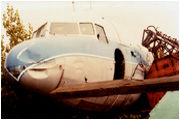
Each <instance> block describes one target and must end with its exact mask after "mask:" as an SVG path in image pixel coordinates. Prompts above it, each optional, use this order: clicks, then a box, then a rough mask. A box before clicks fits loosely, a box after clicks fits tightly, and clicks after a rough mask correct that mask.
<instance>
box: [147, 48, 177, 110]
mask: <svg viewBox="0 0 180 120" xmlns="http://www.w3.org/2000/svg"><path fill="white" fill-rule="evenodd" d="M178 55H179V51H177V52H176V53H174V54H172V55H169V56H165V57H163V58H160V59H158V60H154V61H153V63H152V66H151V68H150V70H149V72H148V74H147V77H146V79H150V78H159V77H164V76H174V75H179V58H177V56H178ZM165 94H166V92H155V93H147V96H148V100H149V103H150V106H151V108H154V107H155V106H156V104H157V103H158V102H159V101H160V100H161V98H162V97H163V96H164V95H165Z"/></svg>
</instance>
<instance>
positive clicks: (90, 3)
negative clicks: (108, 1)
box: [90, 1, 92, 10]
mask: <svg viewBox="0 0 180 120" xmlns="http://www.w3.org/2000/svg"><path fill="white" fill-rule="evenodd" d="M90 9H91V10H92V2H91V1H90Z"/></svg>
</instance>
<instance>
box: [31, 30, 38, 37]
mask: <svg viewBox="0 0 180 120" xmlns="http://www.w3.org/2000/svg"><path fill="white" fill-rule="evenodd" d="M36 34H37V30H36V31H34V32H33V34H32V38H35V37H36Z"/></svg>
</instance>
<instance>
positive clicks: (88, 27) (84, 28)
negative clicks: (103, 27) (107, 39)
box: [80, 23, 94, 35]
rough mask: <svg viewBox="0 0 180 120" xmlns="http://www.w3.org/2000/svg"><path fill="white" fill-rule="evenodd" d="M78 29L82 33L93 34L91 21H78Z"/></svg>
mask: <svg viewBox="0 0 180 120" xmlns="http://www.w3.org/2000/svg"><path fill="white" fill-rule="evenodd" d="M80 29H81V32H82V34H84V35H94V29H93V25H92V24H91V23H80Z"/></svg>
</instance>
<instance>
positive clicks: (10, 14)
mask: <svg viewBox="0 0 180 120" xmlns="http://www.w3.org/2000/svg"><path fill="white" fill-rule="evenodd" d="M2 21H3V26H4V28H5V29H6V36H7V37H8V38H9V45H7V44H6V46H4V35H1V77H3V75H4V63H5V59H6V54H7V53H8V52H9V51H10V50H11V49H12V48H13V47H14V46H15V45H17V44H19V43H21V42H23V41H25V40H29V39H31V36H32V32H33V27H32V26H31V24H30V23H29V29H28V30H26V29H25V26H24V25H23V23H22V22H21V19H20V16H19V12H18V10H16V12H14V8H13V6H11V7H10V6H9V3H8V4H7V12H6V11H4V14H3V18H2Z"/></svg>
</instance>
